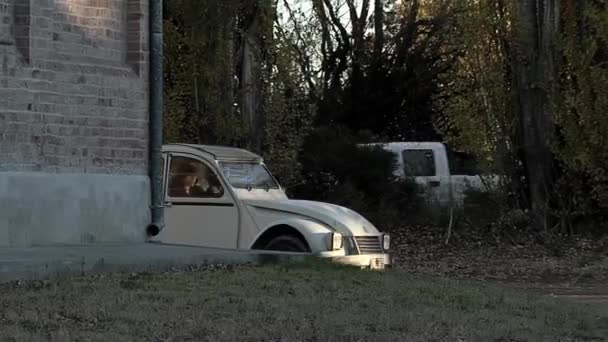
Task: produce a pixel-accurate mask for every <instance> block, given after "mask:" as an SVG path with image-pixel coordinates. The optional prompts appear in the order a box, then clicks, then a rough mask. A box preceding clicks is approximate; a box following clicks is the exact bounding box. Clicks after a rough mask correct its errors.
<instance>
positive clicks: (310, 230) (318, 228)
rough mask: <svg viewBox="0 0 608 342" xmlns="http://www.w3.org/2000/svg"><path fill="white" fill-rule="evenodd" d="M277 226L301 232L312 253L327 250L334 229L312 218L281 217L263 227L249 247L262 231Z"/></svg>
mask: <svg viewBox="0 0 608 342" xmlns="http://www.w3.org/2000/svg"><path fill="white" fill-rule="evenodd" d="M277 226H289V227H292V228H293V229H295V230H297V231H298V232H299V233H300V234H302V236H304V239H306V242H307V243H308V246H309V247H310V250H311V252H312V253H320V252H325V251H327V249H328V241H329V240H328V239H329V236H330V234H331V233H332V232H333V231H334V230H332V229H331V228H330V227H328V226H326V225H325V224H322V223H320V222H317V221H313V220H307V219H302V218H289V219H283V220H278V221H273V222H272V223H270V224H268V225H267V226H266V227H264V229H262V230H261V231H260V233H259V234H258V235H257V236H256V237H255V238H254V239H253V242H252V243H251V245H250V246H249V248H252V247H253V245H254V244H255V242H256V241H258V239H259V238H260V237H261V236H262V235H264V233H266V232H267V231H268V230H270V229H272V228H274V227H277Z"/></svg>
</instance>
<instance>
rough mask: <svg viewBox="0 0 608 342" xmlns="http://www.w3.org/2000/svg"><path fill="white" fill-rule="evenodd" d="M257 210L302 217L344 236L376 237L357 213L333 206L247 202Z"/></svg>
mask: <svg viewBox="0 0 608 342" xmlns="http://www.w3.org/2000/svg"><path fill="white" fill-rule="evenodd" d="M245 203H246V204H247V205H248V206H250V207H253V208H255V209H257V210H260V209H261V210H270V211H278V212H282V213H289V214H293V215H294V216H304V217H307V218H310V219H313V220H316V221H320V222H322V223H324V224H325V225H327V226H329V227H331V228H332V229H335V230H336V231H337V232H339V233H341V234H342V235H344V236H360V235H377V234H378V233H379V231H378V229H376V227H375V226H374V225H373V224H372V223H370V222H369V221H368V220H367V219H365V218H364V217H363V216H361V215H360V214H359V213H357V212H355V211H353V210H350V209H348V208H345V207H341V206H338V205H334V204H329V203H323V202H314V201H303V200H290V199H286V200H279V201H268V200H247V201H245Z"/></svg>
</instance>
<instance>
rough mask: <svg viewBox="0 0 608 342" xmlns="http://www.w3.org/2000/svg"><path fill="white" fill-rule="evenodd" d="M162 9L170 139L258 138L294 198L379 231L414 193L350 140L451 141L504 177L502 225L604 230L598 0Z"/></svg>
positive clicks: (603, 12) (601, 13)
mask: <svg viewBox="0 0 608 342" xmlns="http://www.w3.org/2000/svg"><path fill="white" fill-rule="evenodd" d="M165 15H166V18H165V32H166V40H165V47H166V74H165V78H166V84H167V88H166V93H165V95H166V97H167V99H166V101H165V103H166V108H165V113H166V120H165V122H166V126H165V136H166V140H167V141H185V142H194V143H213V144H226V145H234V146H242V147H247V148H250V149H252V150H254V151H256V152H260V153H262V154H263V155H264V156H265V157H266V159H267V161H268V163H269V164H270V166H271V168H272V169H273V170H274V172H275V173H276V174H277V175H278V176H279V178H280V179H281V181H282V183H283V184H284V185H286V187H287V188H288V191H289V192H290V194H292V195H293V196H297V197H305V198H310V199H318V200H325V201H330V202H334V203H340V204H344V205H348V206H351V207H353V208H355V209H357V210H360V211H362V212H364V213H366V214H368V215H371V216H373V217H374V219H375V220H378V221H375V222H378V224H379V225H381V226H383V227H388V226H392V225H394V224H395V223H396V222H399V221H402V222H403V221H404V217H407V218H408V219H411V218H412V217H411V215H409V214H407V215H405V213H406V212H407V211H406V210H401V211H400V210H399V208H405V206H409V207H412V208H414V207H415V205H414V203H417V202H419V200H418V198H417V197H416V191H415V190H413V189H412V186H411V185H407V184H405V185H403V187H400V186H395V187H390V186H388V185H387V184H390V180H389V178H390V175H391V163H390V162H388V161H387V159H385V158H384V157H383V156H382V153H381V152H377V153H376V155H372V154H370V153H368V152H365V151H359V150H357V149H356V148H355V145H356V144H357V143H366V142H383V141H442V142H446V143H448V144H449V145H450V146H451V147H452V148H453V149H455V150H456V151H459V152H468V153H473V154H474V155H476V156H477V157H478V160H479V161H480V164H481V166H482V167H483V168H485V169H486V170H492V171H493V172H496V173H498V174H502V175H505V176H506V177H505V178H504V181H503V182H502V183H501V184H500V188H499V189H497V190H498V191H497V193H495V194H492V195H491V196H492V197H491V199H490V200H488V198H485V199H482V198H481V197H479V196H477V197H478V199H479V200H480V201H481V202H479V204H484V205H485V206H486V207H485V208H483V207H482V208H480V209H481V210H477V213H483V211H484V210H485V211H486V212H487V211H489V210H492V211H493V212H495V213H496V215H495V216H494V218H492V220H493V221H494V222H493V224H492V225H491V226H493V227H501V226H512V225H514V224H515V225H516V226H517V227H518V230H519V231H522V232H523V233H524V234H528V233H531V234H534V235H535V239H540V240H545V241H554V239H555V237H556V236H562V235H564V234H568V235H573V234H575V233H587V232H590V231H591V230H594V231H597V230H600V231H603V232H604V233H605V232H606V229H605V225H603V224H602V222H606V220H605V218H606V217H608V214H607V212H608V204H607V203H608V201H607V199H608V172H607V171H606V170H608V165H606V160H607V159H608V158H607V157H608V144H607V141H606V139H607V138H606V134H605V132H606V130H607V129H608V119H607V118H608V117H606V115H605V112H606V111H607V110H608V102H606V101H607V97H606V96H604V95H603V91H604V89H606V86H608V81H607V80H608V73H607V70H608V69H607V64H606V62H607V58H608V53H607V51H608V49H607V39H606V37H607V36H608V31H607V27H608V9H607V8H606V4H605V3H604V2H602V1H596V0H586V1H581V0H567V1H560V2H557V1H550V0H542V1H536V0H526V1H521V2H511V1H504V0H487V1H486V0H484V1H479V0H458V1H456V0H411V1H383V0H374V1H371V0H274V1H271V0H266V1H244V0H228V1H211V0H208V1H187V0H178V1H170V2H167V8H166V12H165ZM474 197H475V196H472V197H471V198H470V199H469V203H472V202H473V201H474ZM412 212H417V213H418V214H419V215H418V216H428V215H431V214H429V213H428V212H425V211H422V210H418V209H415V210H413V211H412ZM474 213H475V212H472V211H468V212H465V213H464V214H462V215H461V216H470V214H474ZM475 215H476V214H475ZM469 219H471V220H474V219H475V218H474V217H473V218H470V217H469ZM515 221H516V223H512V222H515Z"/></svg>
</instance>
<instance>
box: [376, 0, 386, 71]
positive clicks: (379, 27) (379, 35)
mask: <svg viewBox="0 0 608 342" xmlns="http://www.w3.org/2000/svg"><path fill="white" fill-rule="evenodd" d="M383 25H384V0H375V1H374V61H375V62H376V63H379V62H380V59H381V58H382V48H383V47H384V27H383Z"/></svg>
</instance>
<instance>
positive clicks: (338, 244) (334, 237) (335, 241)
mask: <svg viewBox="0 0 608 342" xmlns="http://www.w3.org/2000/svg"><path fill="white" fill-rule="evenodd" d="M343 245H344V238H343V237H342V234H340V233H337V232H333V233H331V234H330V237H329V250H330V251H337V250H339V249H341V248H342V246H343Z"/></svg>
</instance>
